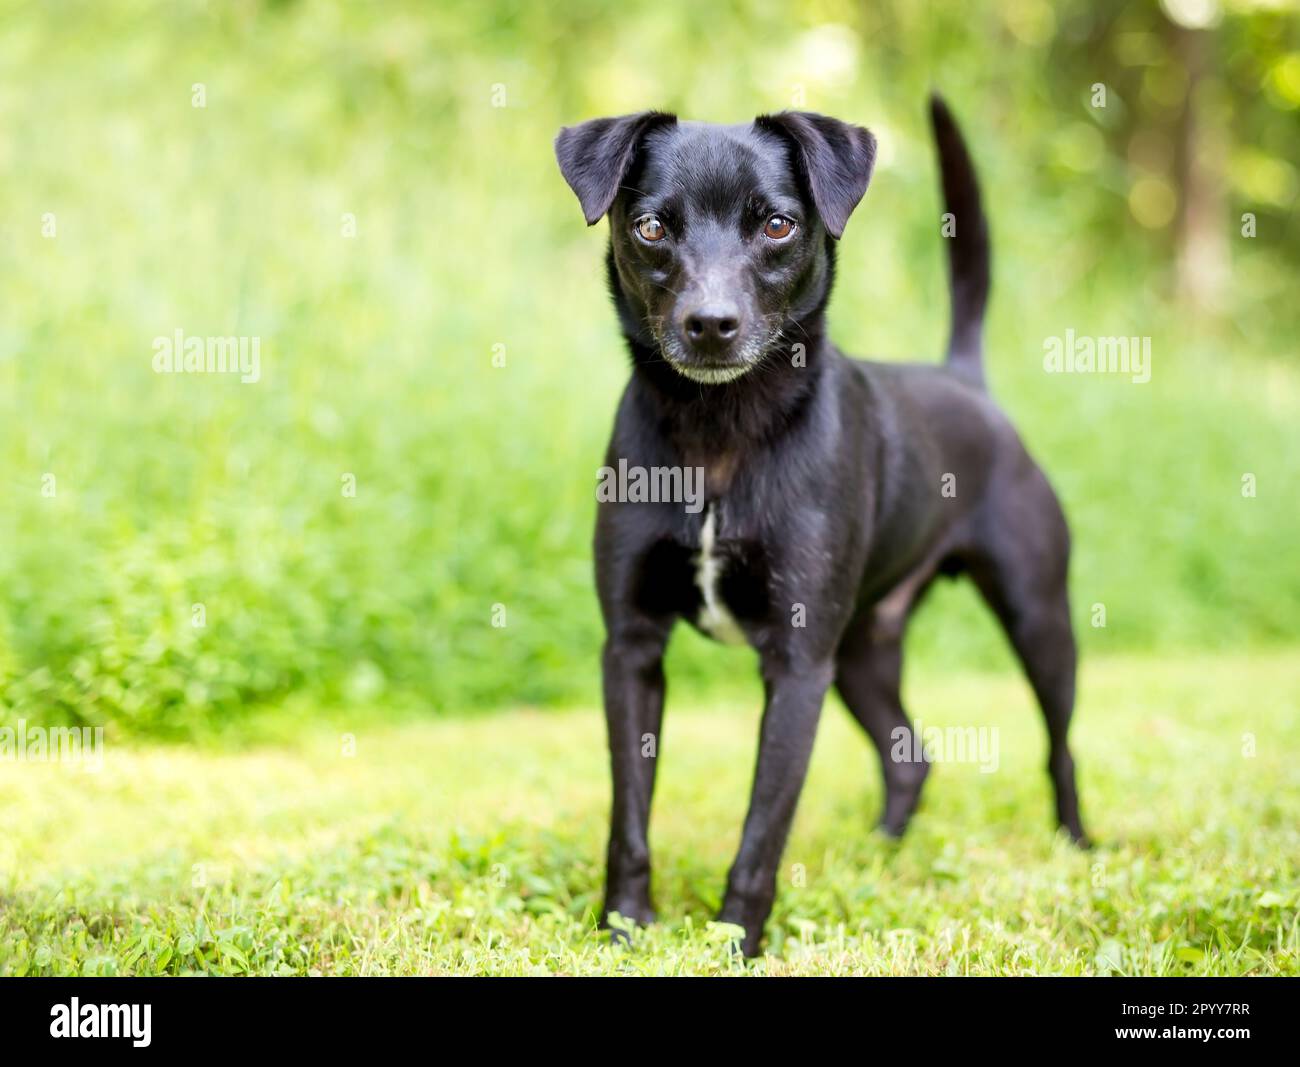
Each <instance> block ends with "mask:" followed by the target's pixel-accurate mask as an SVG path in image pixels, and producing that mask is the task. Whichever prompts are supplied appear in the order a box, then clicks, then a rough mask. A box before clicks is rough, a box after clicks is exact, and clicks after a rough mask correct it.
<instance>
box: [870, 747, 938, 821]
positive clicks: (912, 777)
mask: <svg viewBox="0 0 1300 1067" xmlns="http://www.w3.org/2000/svg"><path fill="white" fill-rule="evenodd" d="M929 775H930V764H929V763H928V762H927V761H922V762H919V763H909V764H900V765H899V766H897V767H896V768H895V769H894V773H893V778H892V780H891V781H889V782H887V783H886V785H885V810H884V812H883V814H881V816H880V822H879V823H878V826H879V827H880V830H881V831H882V832H883V833H884V834H885V835H886V836H888V837H892V838H894V839H895V840H898V839H899V838H900V837H902V836H903V833H904V831H906V830H907V824H908V822H909V821H910V820H911V818H912V816H913V815H914V814H915V812H916V809H917V807H918V806H919V805H920V803H921V788H922V787H923V786H924V785H925V780H926V778H928V777H929Z"/></svg>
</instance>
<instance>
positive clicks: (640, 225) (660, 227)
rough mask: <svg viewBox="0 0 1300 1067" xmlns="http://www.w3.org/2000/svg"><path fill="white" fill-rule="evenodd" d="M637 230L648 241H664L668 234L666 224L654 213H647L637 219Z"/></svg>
mask: <svg viewBox="0 0 1300 1067" xmlns="http://www.w3.org/2000/svg"><path fill="white" fill-rule="evenodd" d="M636 232H637V233H639V234H640V235H641V237H642V239H643V240H646V241H662V240H663V239H664V237H665V236H666V234H665V233H664V224H663V223H662V222H660V221H659V220H658V219H657V218H655V217H654V216H653V215H646V216H644V217H642V218H639V219H637V221H636Z"/></svg>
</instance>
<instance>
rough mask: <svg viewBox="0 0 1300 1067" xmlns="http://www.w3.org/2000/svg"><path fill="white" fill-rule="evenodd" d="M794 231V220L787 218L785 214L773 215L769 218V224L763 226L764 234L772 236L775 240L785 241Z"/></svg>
mask: <svg viewBox="0 0 1300 1067" xmlns="http://www.w3.org/2000/svg"><path fill="white" fill-rule="evenodd" d="M792 233H794V222H792V221H791V220H790V219H787V218H786V217H785V216H784V215H773V216H771V218H769V219H768V220H767V225H765V226H764V227H763V234H764V236H766V237H770V238H772V240H773V241H784V240H785V239H786V238H787V237H789V236H790V235H791V234H792Z"/></svg>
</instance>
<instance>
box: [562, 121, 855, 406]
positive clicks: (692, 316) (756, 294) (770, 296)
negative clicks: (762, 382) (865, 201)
mask: <svg viewBox="0 0 1300 1067" xmlns="http://www.w3.org/2000/svg"><path fill="white" fill-rule="evenodd" d="M875 151H876V142H875V138H873V137H872V136H871V134H870V133H869V132H868V131H867V130H864V129H862V128H861V127H859V126H851V125H849V124H847V123H844V122H840V121H838V120H837V119H831V118H826V117H825V116H823V115H814V114H809V113H807V112H797V111H786V112H781V113H780V114H777V115H765V116H762V117H760V118H758V119H756V120H755V121H754V122H753V123H751V124H749V125H742V126H715V125H711V124H706V123H696V122H678V121H677V119H676V117H675V116H673V115H667V114H664V113H662V112H657V111H647V112H643V113H641V114H639V115H624V116H621V117H619V118H607V119H593V120H591V121H590V122H584V123H583V124H582V125H580V126H570V127H566V128H565V129H563V130H561V131H560V134H559V136H558V137H557V138H556V141H555V154H556V156H557V157H558V159H559V162H560V170H561V172H562V173H563V174H564V177H565V180H566V181H567V182H568V183H569V185H570V186H571V187H572V188H573V191H574V192H575V193H576V194H577V195H578V200H579V202H580V203H581V205H582V211H583V214H584V215H585V216H586V219H587V224H588V225H594V224H595V223H596V222H598V221H599V220H600V219H601V217H602V216H604V215H606V214H608V215H609V221H610V256H611V264H612V273H613V276H614V277H613V280H614V284H615V288H616V290H617V295H618V296H619V297H620V301H619V310H620V313H621V315H622V317H623V319H624V322H623V325H624V328H625V330H627V331H628V333H629V336H630V337H632V338H633V339H634V340H636V341H639V342H640V343H642V344H644V345H646V346H647V347H650V348H651V349H652V350H654V351H656V352H657V353H658V355H660V356H662V358H663V359H665V360H667V361H668V363H669V364H670V365H671V366H672V367H673V368H674V369H675V370H677V371H678V372H679V373H681V374H683V375H685V376H686V377H688V378H691V379H692V380H694V381H698V382H705V383H709V384H716V383H720V382H727V381H731V380H733V379H735V378H738V377H740V376H741V375H743V374H744V373H745V372H746V371H747V370H749V369H751V368H752V367H754V366H756V365H757V364H758V363H759V362H760V361H761V360H762V359H763V357H764V356H765V355H766V354H767V353H769V352H770V351H772V350H773V349H775V348H776V347H778V346H779V345H780V344H781V343H782V337H783V331H784V330H786V329H790V328H796V327H797V326H798V325H799V324H800V323H801V322H802V320H803V319H805V318H806V317H807V316H809V315H812V314H814V313H816V312H818V311H819V310H820V308H821V307H822V306H823V303H824V301H825V299H826V295H827V289H828V287H829V284H830V276H831V262H832V250H831V247H830V242H831V239H838V238H839V237H840V235H841V234H842V233H843V232H844V226H845V223H847V222H848V218H849V215H850V213H851V212H852V211H853V209H854V207H856V206H857V203H858V201H859V200H861V199H862V195H863V194H864V193H865V192H866V190H867V183H868V182H869V181H870V180H871V169H872V164H873V162H874V159H875ZM790 340H791V341H798V340H799V334H798V333H797V332H795V333H794V334H792V335H791V337H790Z"/></svg>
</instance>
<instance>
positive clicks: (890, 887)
mask: <svg viewBox="0 0 1300 1067" xmlns="http://www.w3.org/2000/svg"><path fill="white" fill-rule="evenodd" d="M1085 666H1086V669H1085V671H1084V674H1083V678H1082V700H1081V705H1080V708H1079V712H1078V716H1077V718H1076V725H1075V730H1074V735H1073V736H1074V744H1075V751H1076V755H1077V758H1078V761H1079V764H1080V775H1081V788H1082V795H1083V799H1084V804H1085V816H1086V817H1087V819H1088V822H1089V824H1090V827H1091V829H1092V831H1093V833H1094V834H1095V835H1096V837H1097V838H1098V839H1099V841H1100V845H1099V847H1098V848H1096V849H1095V850H1094V851H1093V852H1091V853H1089V854H1084V853H1080V852H1078V851H1076V850H1075V849H1074V848H1073V847H1072V846H1070V845H1069V844H1068V843H1067V842H1065V841H1064V840H1063V839H1061V838H1059V837H1054V836H1053V834H1052V830H1051V826H1050V820H1049V810H1050V798H1049V791H1048V784H1047V780H1046V776H1045V774H1044V773H1043V763H1044V745H1043V737H1042V729H1041V723H1040V721H1039V719H1038V715H1037V712H1036V711H1035V709H1033V708H1032V706H1031V704H1030V701H1029V698H1028V695H1027V693H1026V691H1025V687H1024V684H1023V682H1022V681H1021V680H1020V679H1019V678H1018V677H1016V676H1014V675H1012V674H1010V673H996V674H969V675H968V674H963V675H958V676H952V677H946V676H945V675H943V674H941V673H938V672H933V671H928V672H925V673H922V672H919V671H918V672H915V676H914V677H913V678H912V679H911V680H910V681H911V684H910V685H909V697H910V702H911V705H912V707H913V709H914V710H915V711H916V712H917V713H918V714H919V716H920V718H921V719H923V720H924V722H925V723H926V724H930V725H946V724H954V725H955V724H963V725H964V724H972V725H981V726H989V727H995V728H997V730H998V731H999V733H998V737H999V741H1000V765H999V769H998V771H997V772H996V773H992V774H983V773H981V772H980V771H979V769H978V768H977V767H975V766H973V765H969V764H949V765H942V766H939V767H938V768H936V771H935V773H934V774H933V775H932V776H931V780H930V783H929V785H928V791H927V794H926V797H925V800H924V802H923V806H922V810H921V812H920V813H919V815H918V816H917V818H916V820H915V823H914V825H913V827H912V829H911V831H910V832H909V834H908V836H907V838H906V839H905V840H904V841H903V842H902V843H901V844H898V845H895V844H892V843H890V842H888V841H886V840H884V839H882V838H881V837H880V836H879V835H878V834H876V833H874V832H870V831H869V826H870V823H871V819H872V818H873V816H874V813H875V810H876V808H877V804H878V801H879V784H878V772H877V768H876V766H875V758H874V755H872V754H871V753H870V751H869V749H868V747H867V745H866V743H865V740H864V739H862V738H861V737H860V735H859V734H858V732H857V729H856V727H854V726H852V725H851V724H850V722H849V721H848V717H847V715H845V714H844V712H843V710H842V709H841V708H839V707H838V706H837V705H834V704H833V703H831V704H828V706H827V709H826V712H825V714H824V718H823V722H822V731H821V734H820V736H819V739H818V745H817V750H816V753H815V756H814V762H813V767H812V770H811V773H810V777H809V782H808V786H807V788H806V790H805V792H804V795H803V800H802V803H801V806H800V809H799V815H798V819H797V822H796V826H795V830H794V833H793V836H792V839H791V842H790V846H789V848H788V849H787V852H786V856H785V860H784V864H783V869H782V871H783V873H782V877H781V888H780V892H779V896H778V901H777V905H776V910H775V913H774V915H773V920H772V923H771V924H770V926H769V930H770V938H769V949H768V952H769V955H768V956H767V957H766V958H765V959H762V960H760V961H757V962H755V963H752V964H743V963H738V962H736V961H734V960H733V959H732V958H731V957H730V955H729V953H728V951H727V946H726V934H727V931H726V930H725V929H717V928H713V927H711V926H710V917H711V915H712V913H713V910H714V909H715V908H716V906H717V904H718V898H719V894H720V891H721V888H722V885H723V881H724V878H725V873H726V869H727V866H728V864H729V862H730V858H731V853H732V851H733V849H734V848H735V845H736V842H737V835H738V832H739V826H740V820H741V818H742V815H743V811H744V805H745V799H746V792H747V787H748V777H749V770H750V766H751V763H752V759H753V754H754V744H755V737H756V727H757V705H756V703H755V702H754V701H752V700H748V699H745V700H740V699H737V700H735V701H726V702H717V703H709V704H706V705H704V706H698V705H697V706H692V705H691V698H690V695H689V694H688V695H686V696H685V697H684V696H683V695H682V694H681V693H680V692H678V693H677V694H675V696H673V697H670V701H669V712H668V719H667V723H666V727H665V735H664V743H663V748H662V761H661V766H660V774H661V781H660V789H659V793H658V796H657V798H656V806H655V812H654V821H653V826H652V843H653V846H654V848H655V860H656V867H655V873H656V878H655V888H656V897H657V904H658V906H659V909H660V915H661V920H662V921H661V923H660V925H658V926H656V927H655V928H653V929H651V930H649V931H646V932H643V933H641V934H639V935H638V938H637V943H636V945H635V947H634V948H633V949H631V950H630V951H625V950H621V949H612V948H610V947H609V946H608V945H607V944H606V942H605V939H604V937H603V936H602V935H600V934H599V933H597V932H596V931H595V929H594V917H595V910H596V908H597V907H598V905H599V898H600V891H601V880H602V871H601V866H600V856H601V854H602V850H603V845H604V834H605V818H606V801H607V789H608V782H607V770H606V757H605V751H604V737H603V725H602V719H601V716H600V714H599V712H598V711H595V710H592V709H582V710H571V711H567V712H556V713H540V712H537V711H534V710H529V709H520V710H515V711H510V712H506V713H503V714H501V715H498V716H493V717H472V718H468V719H466V718H461V719H453V720H445V721H428V720H425V721H411V720H407V719H404V720H400V721H396V722H394V723H392V724H389V725H381V724H380V723H381V719H382V716H381V714H380V713H379V712H377V711H376V710H375V709H369V708H368V709H362V710H359V711H356V712H348V711H336V712H333V713H331V714H330V715H329V716H328V717H327V718H326V719H324V720H318V721H317V722H316V723H315V724H314V725H309V726H301V727H294V728H292V729H290V730H286V727H285V726H284V722H285V720H280V721H279V725H278V726H276V727H275V728H274V729H277V730H280V731H281V733H280V736H279V740H278V741H274V742H272V741H266V740H264V741H262V742H260V743H258V744H255V745H249V744H247V743H245V744H244V745H242V747H235V746H231V745H217V746H210V747H209V748H208V749H207V750H205V751H204V750H194V749H190V748H180V747H174V746H172V747H169V746H158V745H147V746H125V745H119V744H116V743H113V742H111V741H110V744H109V746H108V749H107V752H106V755H105V759H104V763H103V766H102V768H101V769H100V770H99V771H98V772H89V771H86V770H83V769H78V768H75V767H67V766H54V765H41V764H9V765H7V767H8V769H7V770H6V772H5V774H4V777H3V779H2V780H0V809H2V810H4V811H5V813H6V818H5V823H6V827H7V830H6V834H5V837H4V840H3V842H2V843H0V859H2V861H3V862H2V867H0V869H2V870H3V871H4V876H3V878H4V881H3V883H0V893H2V895H3V905H2V906H0V972H2V973H5V974H155V973H166V974H185V973H195V972H198V973H253V974H277V973H285V974H300V973H322V974H430V973H432V974H484V973H492V974H533V973H561V974H607V973H620V974H629V973H651V974H713V973H728V972H733V971H745V970H749V971H752V972H758V973H762V972H767V973H773V974H1019V973H1035V974H1037V973H1049V974H1056V973H1060V974H1099V973H1111V972H1119V973H1123V974H1173V975H1199V974H1251V975H1269V974H1290V975H1295V974H1300V919H1298V918H1297V906H1298V905H1300V771H1298V770H1297V767H1296V763H1295V759H1294V754H1295V752H1296V751H1297V746H1300V705H1298V701H1297V696H1298V695H1297V691H1296V688H1295V684H1294V683H1295V678H1296V676H1297V670H1298V669H1300V656H1298V655H1297V654H1295V653H1285V654H1283V653H1278V654H1254V655H1238V656H1229V657H1221V658H1209V657H1206V658H1202V659H1200V660H1197V661H1195V662H1191V661H1187V660H1182V659H1149V658H1148V659H1110V660H1105V661H1099V662H1094V663H1091V664H1086V665H1085ZM290 721H293V722H297V721H299V720H297V719H296V718H291V720H290ZM345 733H353V734H355V746H356V747H355V755H353V756H345V755H343V744H344V742H343V739H342V735H343V734H345ZM1246 735H1250V736H1251V738H1253V750H1254V755H1253V756H1246V755H1244V754H1243V751H1244V749H1243V745H1244V744H1246V743H1247V738H1246ZM796 865H800V866H801V868H802V872H803V874H802V876H800V875H799V870H800V866H796Z"/></svg>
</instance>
